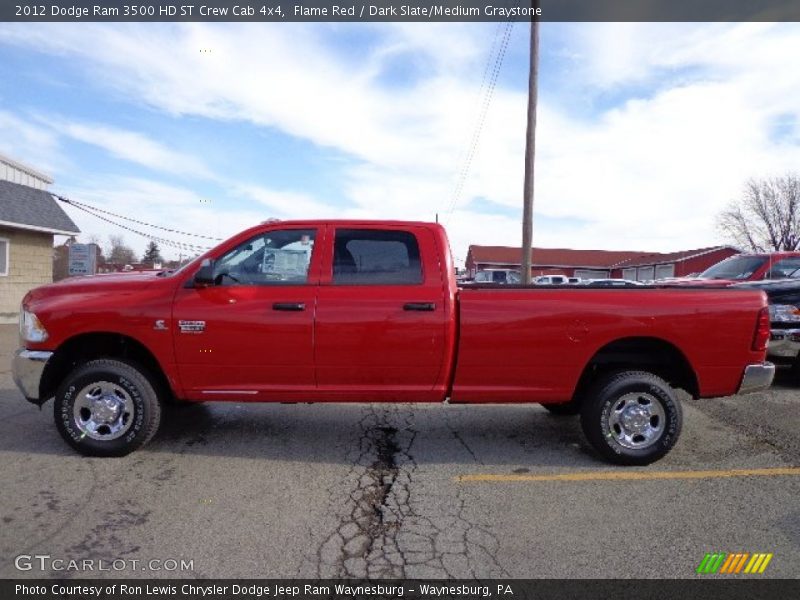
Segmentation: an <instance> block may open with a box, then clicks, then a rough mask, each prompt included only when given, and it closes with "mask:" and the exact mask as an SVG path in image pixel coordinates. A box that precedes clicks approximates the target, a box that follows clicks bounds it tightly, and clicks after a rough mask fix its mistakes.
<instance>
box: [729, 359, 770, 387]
mask: <svg viewBox="0 0 800 600" xmlns="http://www.w3.org/2000/svg"><path fill="white" fill-rule="evenodd" d="M774 378H775V365H773V364H772V363H771V362H764V363H759V364H756V365H748V366H747V367H745V370H744V376H743V377H742V383H741V384H740V385H739V392H738V393H739V394H749V393H751V392H758V391H761V390H765V389H767V388H768V387H769V386H771V385H772V380H773V379H774Z"/></svg>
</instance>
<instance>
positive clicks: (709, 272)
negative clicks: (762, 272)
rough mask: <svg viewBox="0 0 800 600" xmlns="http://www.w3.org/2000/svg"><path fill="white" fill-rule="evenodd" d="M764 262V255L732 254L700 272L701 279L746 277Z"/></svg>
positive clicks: (765, 260)
mask: <svg viewBox="0 0 800 600" xmlns="http://www.w3.org/2000/svg"><path fill="white" fill-rule="evenodd" d="M765 262H767V259H766V257H764V256H732V257H731V258H726V259H725V260H723V261H722V262H721V263H717V264H716V265H714V266H713V267H710V268H708V269H706V270H705V271H703V272H702V273H701V274H700V277H702V278H703V279H747V278H749V277H750V276H751V275H752V274H753V273H755V272H756V271H757V270H758V269H759V268H760V267H761V266H762V265H763V264H764V263H765Z"/></svg>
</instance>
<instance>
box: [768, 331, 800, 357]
mask: <svg viewBox="0 0 800 600" xmlns="http://www.w3.org/2000/svg"><path fill="white" fill-rule="evenodd" d="M799 354H800V329H773V330H772V332H771V333H770V336H769V349H768V350H767V355H768V356H778V357H780V358H797V356H798V355H799Z"/></svg>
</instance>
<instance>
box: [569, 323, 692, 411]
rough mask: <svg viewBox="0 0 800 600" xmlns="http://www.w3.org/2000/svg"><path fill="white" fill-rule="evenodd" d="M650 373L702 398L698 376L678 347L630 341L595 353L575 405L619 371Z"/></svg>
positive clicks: (644, 340)
mask: <svg viewBox="0 0 800 600" xmlns="http://www.w3.org/2000/svg"><path fill="white" fill-rule="evenodd" d="M629 370H637V371H647V372H650V373H653V374H654V375H658V376H659V377H661V378H662V379H664V380H665V381H666V382H667V383H669V384H670V385H671V386H672V387H674V388H680V389H683V390H686V392H688V393H689V394H690V395H691V396H692V397H694V398H697V397H699V394H700V383H699V381H698V378H697V373H696V372H695V370H694V369H693V368H692V365H691V363H690V362H689V359H688V358H686V355H685V354H684V353H683V352H682V351H681V350H680V348H678V347H677V346H676V345H675V344H673V343H671V342H669V341H667V340H664V339H662V338H656V337H626V338H620V339H617V340H614V341H612V342H609V343H607V344H606V345H605V346H603V347H602V348H600V349H599V350H598V351H597V352H595V353H594V355H593V356H592V358H591V359H590V360H589V362H588V363H587V364H586V366H585V367H584V369H583V372H582V373H581V376H580V378H579V379H578V383H577V385H576V387H575V392H574V395H573V401H575V402H579V401H580V399H581V397H582V394H583V393H584V392H586V391H587V390H588V389H589V388H590V387H591V386H592V385H593V383H594V382H595V381H597V380H598V379H599V378H601V377H603V376H605V375H608V374H610V373H613V372H615V371H629Z"/></svg>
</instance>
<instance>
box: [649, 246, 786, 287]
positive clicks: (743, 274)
mask: <svg viewBox="0 0 800 600" xmlns="http://www.w3.org/2000/svg"><path fill="white" fill-rule="evenodd" d="M798 276H800V252H772V253H764V254H737V255H735V256H731V257H730V258H726V259H725V260H723V261H721V262H718V263H717V264H715V265H714V266H712V267H709V268H708V269H706V270H705V271H703V272H702V273H700V275H698V276H697V277H685V278H680V279H671V280H669V281H666V282H659V283H668V284H669V285H675V284H678V285H709V286H714V287H724V286H727V285H732V284H734V283H742V282H744V281H761V280H764V279H784V278H787V277H798Z"/></svg>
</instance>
